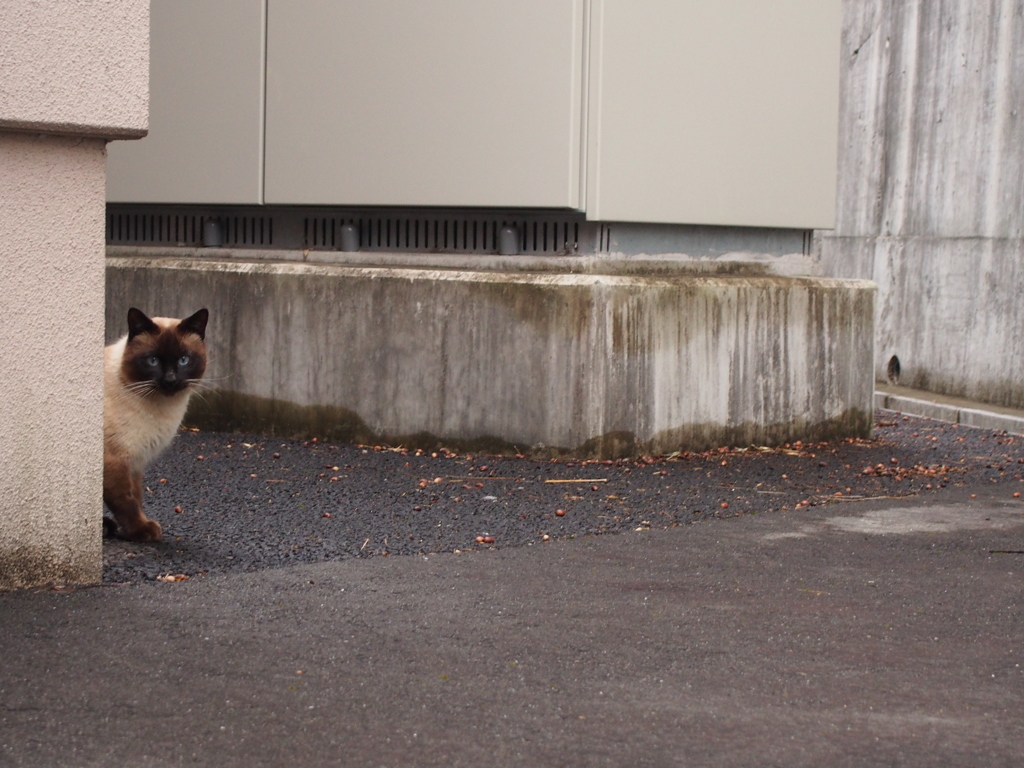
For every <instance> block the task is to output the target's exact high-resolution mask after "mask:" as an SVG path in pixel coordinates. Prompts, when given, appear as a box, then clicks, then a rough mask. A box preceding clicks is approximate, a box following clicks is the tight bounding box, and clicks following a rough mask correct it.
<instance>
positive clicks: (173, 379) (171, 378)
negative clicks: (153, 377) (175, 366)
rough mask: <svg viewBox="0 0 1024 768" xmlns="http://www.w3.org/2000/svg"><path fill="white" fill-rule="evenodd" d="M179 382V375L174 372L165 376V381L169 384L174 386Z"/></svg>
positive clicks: (168, 372)
mask: <svg viewBox="0 0 1024 768" xmlns="http://www.w3.org/2000/svg"><path fill="white" fill-rule="evenodd" d="M177 380H178V374H176V373H175V372H174V371H167V372H166V373H165V374H164V381H165V382H167V383H168V384H174V383H175V382H176V381H177Z"/></svg>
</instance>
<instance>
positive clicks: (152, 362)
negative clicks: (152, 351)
mask: <svg viewBox="0 0 1024 768" xmlns="http://www.w3.org/2000/svg"><path fill="white" fill-rule="evenodd" d="M146 364H147V365H148V366H150V367H151V368H156V367H157V366H158V365H160V358H159V357H157V356H156V355H150V356H149V357H147V358H146Z"/></svg>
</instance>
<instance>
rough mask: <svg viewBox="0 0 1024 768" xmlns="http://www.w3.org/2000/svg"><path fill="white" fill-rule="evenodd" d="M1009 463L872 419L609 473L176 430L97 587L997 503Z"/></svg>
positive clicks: (1014, 446)
mask: <svg viewBox="0 0 1024 768" xmlns="http://www.w3.org/2000/svg"><path fill="white" fill-rule="evenodd" d="M1022 465H1024V438H1021V437H1017V436H1010V435H1006V434H1005V433H993V432H991V431H986V430H977V429H970V428H965V427H958V426H954V425H950V424H945V423H942V422H936V421H930V420H927V419H918V418H911V417H907V416H902V415H900V414H898V413H894V412H892V411H877V412H876V423H875V435H874V437H873V438H872V439H871V440H846V441H843V442H837V443H820V444H819V443H816V444H813V445H803V444H801V443H799V442H798V443H795V444H793V445H788V446H785V447H781V448H777V449H774V448H773V449H769V448H758V447H750V448H739V449H737V448H730V449H720V450H718V451H711V452H707V453H700V454H690V453H683V454H678V455H677V454H673V455H670V456H661V457H648V458H644V459H640V460H632V461H615V462H602V461H580V460H570V459H558V460H550V461H537V460H532V459H526V458H521V457H511V456H484V455H476V454H474V455H465V454H456V453H452V452H448V451H445V450H440V451H438V452H437V453H423V452H421V451H408V450H405V449H402V448H400V447H388V446H353V445H329V444H324V443H319V442H317V441H308V442H303V441H289V440H280V439H273V438H266V437H257V436H253V435H238V434H222V433H213V432H195V431H187V430H183V431H182V433H181V434H180V435H179V436H178V438H177V439H176V440H175V441H174V443H173V444H172V445H171V447H170V449H168V451H167V452H166V453H165V454H164V456H163V457H161V459H160V460H159V461H158V462H157V463H156V464H155V465H154V466H153V468H152V469H151V471H150V472H149V473H147V475H146V479H145V485H146V500H145V508H146V512H147V514H148V515H149V516H150V517H152V518H154V519H156V520H158V521H159V522H160V523H161V525H163V528H164V540H163V541H161V542H159V543H157V544H134V543H129V542H125V541H120V540H116V539H108V540H106V541H105V542H104V581H106V582H111V583H117V582H134V581H143V580H152V579H161V580H181V579H183V578H195V577H201V576H202V575H203V574H206V573H213V572H224V571H238V570H242V571H252V570H260V569H264V568H274V567H278V566H283V565H289V564H294V563H307V562H317V561H323V560H335V559H343V558H350V557H372V556H384V557H387V556H389V555H408V554H415V553H432V552H451V551H455V550H469V549H482V548H488V547H516V546H524V545H532V544H540V543H542V542H543V541H544V540H545V538H544V537H545V536H547V537H550V538H551V539H556V538H562V537H574V536H589V535H598V534H606V533H616V532H620V531H625V530H635V529H637V528H646V527H651V528H666V527H674V526H680V525H688V524H691V523H695V522H701V521H706V520H709V519H713V518H724V517H731V516H734V515H744V514H759V513H769V512H773V511H777V510H784V509H793V508H795V507H797V506H798V505H799V506H816V505H825V504H844V503H855V502H857V501H858V500H864V499H877V498H893V497H905V496H916V495H921V494H933V495H935V496H936V497H938V496H940V495H941V494H942V493H943V489H946V488H953V487H957V488H968V489H969V488H979V489H983V490H984V491H985V492H986V493H990V492H992V490H993V488H994V486H1001V487H1005V491H1006V494H1007V496H1009V497H1012V496H1013V495H1014V494H1015V493H1019V492H1021V491H1024V481H1022V479H1021V477H1022V474H1024V466H1022ZM481 537H486V538H481Z"/></svg>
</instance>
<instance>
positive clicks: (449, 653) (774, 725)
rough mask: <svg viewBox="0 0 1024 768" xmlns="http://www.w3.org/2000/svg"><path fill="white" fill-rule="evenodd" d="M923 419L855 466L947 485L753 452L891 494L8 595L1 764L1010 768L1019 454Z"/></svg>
mask: <svg viewBox="0 0 1024 768" xmlns="http://www.w3.org/2000/svg"><path fill="white" fill-rule="evenodd" d="M928 424H929V423H928V422H924V421H920V420H918V421H915V420H912V419H908V420H907V421H906V422H904V421H903V419H902V417H896V416H894V415H893V414H891V413H883V414H882V415H881V418H880V420H879V422H878V433H880V434H879V436H878V437H876V438H875V440H874V441H872V442H871V443H870V444H867V443H865V444H857V443H851V444H845V445H846V448H845V449H846V450H849V451H861V452H862V455H863V456H864V457H867V456H876V455H883V454H887V453H893V452H894V451H896V452H899V451H902V453H901V454H900V455H901V456H903V458H904V460H905V461H907V462H910V461H912V460H914V459H915V458H917V459H919V460H918V464H917V465H916V466H921V467H924V465H923V464H921V463H920V457H923V456H927V455H933V456H935V457H936V466H942V465H944V464H945V463H952V464H956V465H957V466H958V467H959V468H955V469H956V471H946V472H936V474H935V475H934V476H932V475H922V476H917V475H905V476H902V478H901V476H900V475H897V474H895V473H889V474H882V475H879V474H874V475H864V474H863V472H862V470H861V468H860V466H859V465H853V464H851V466H850V469H849V470H845V469H844V465H840V467H839V469H840V470H841V471H840V472H839V474H840V475H841V477H839V478H835V477H833V475H834V472H833V471H832V470H831V469H829V470H828V471H827V472H826V471H825V470H826V468H823V467H820V466H819V465H820V464H821V460H822V459H823V458H824V456H823V454H822V453H817V455H815V456H814V457H813V458H812V457H811V455H810V454H809V453H807V452H806V451H804V452H801V451H793V453H795V454H802V455H789V454H786V453H779V454H772V455H766V457H765V459H766V463H770V462H771V461H774V460H787V461H792V462H794V466H796V465H797V464H799V463H802V464H803V465H804V468H805V470H806V473H807V474H805V475H803V477H802V478H801V477H800V476H798V475H797V474H796V472H795V471H794V469H793V468H788V469H787V472H786V474H788V475H789V476H790V477H792V478H794V479H796V480H799V482H800V485H801V486H802V487H801V489H800V490H801V491H804V492H807V491H808V490H809V486H810V485H812V484H813V483H818V486H817V489H818V491H821V492H823V491H824V490H825V488H826V487H828V484H829V483H832V482H841V483H847V482H852V481H853V479H852V475H854V474H859V475H861V477H862V478H863V482H865V483H869V484H871V485H866V486H864V488H869V487H876V486H877V487H878V488H880V489H883V490H884V492H880V493H876V494H875V495H876V496H882V497H883V498H874V499H866V498H863V496H864V494H860V496H861V497H862V498H860V499H859V500H856V501H838V500H836V499H838V498H839V497H835V498H834V499H833V501H831V502H828V503H826V499H825V496H824V494H823V493H818V494H812V498H813V499H815V503H817V504H818V506H811V507H803V506H801V507H800V508H799V509H795V510H794V509H792V507H789V508H786V509H781V508H779V506H778V504H777V502H775V501H771V499H772V497H773V495H772V494H767V495H761V496H755V497H754V498H759V499H760V500H761V502H762V503H763V505H764V506H763V508H761V511H760V512H758V510H757V509H751V508H745V507H744V508H743V509H744V513H743V514H738V515H736V516H733V517H728V518H716V517H711V516H708V517H705V518H702V522H698V523H694V524H690V525H680V526H677V527H671V526H670V527H666V528H659V527H657V526H653V527H651V528H647V527H645V526H643V525H637V526H636V528H639V530H635V529H633V528H626V529H625V530H623V531H622V532H621V533H619V534H618V535H604V536H586V535H579V536H576V537H575V538H561V539H559V538H557V537H553V538H552V540H551V541H550V542H548V543H541V542H540V541H537V542H536V543H534V544H532V545H527V546H516V547H509V548H498V549H496V550H482V551H481V550H479V549H477V551H467V550H465V549H463V550H460V553H459V554H455V553H454V552H445V553H443V554H426V555H421V554H417V553H413V554H408V555H404V556H397V555H396V556H390V557H382V556H376V557H355V558H353V557H350V558H348V559H332V560H330V561H327V562H319V563H312V562H310V563H304V564H297V565H291V566H284V567H274V568H261V569H259V570H254V571H241V570H225V571H222V572H219V573H209V574H207V575H205V576H202V575H197V576H194V577H192V578H190V579H188V580H184V581H177V582H160V581H142V582H138V581H136V582H133V583H128V584H119V585H108V586H102V587H92V588H83V589H78V590H75V589H63V590H56V591H44V590H39V591H31V592H29V591H22V592H10V593H3V594H0V658H2V659H3V663H2V664H0V766H7V765H10V766H101V765H102V766H109V765H138V766H177V765H210V766H234V765H239V766H242V765H244V766H277V765H304V766H320V765H350V766H363V765H365V766H392V765H439V766H440V765H444V766H476V765H524V766H526V765H529V766H534V765H559V766H594V765H616V766H618V765H637V766H644V765H650V766H661V765H681V766H683V765H706V766H776V765H777V766H820V765H830V766H832V765H835V766H865V765H866V766H874V765H879V766H882V765H884V766H943V765H951V766H962V765H971V766H1010V765H1018V764H1019V762H1020V755H1021V754H1024V720H1022V718H1021V717H1020V712H1021V710H1022V705H1024V671H1022V668H1021V664H1022V663H1024V651H1022V648H1024V617H1022V613H1021V602H1022V596H1024V595H1022V579H1021V573H1022V570H1024V503H1022V501H1021V499H1020V498H1019V497H1017V498H1015V497H1014V496H1013V494H1014V493H1015V492H1019V491H1017V490H1016V489H1017V488H1020V487H1021V482H1022V481H1021V480H1020V479H1019V476H1018V475H1019V472H1018V474H1017V475H1015V474H1014V472H1017V466H1018V465H1019V457H1018V454H1019V453H1020V451H1019V447H1020V446H1019V444H1018V442H1017V439H1016V438H1012V437H1008V436H1005V435H998V434H993V433H991V432H988V433H982V432H979V431H977V430H965V429H964V428H957V427H954V426H952V425H946V424H939V423H931V424H932V428H931V429H929V428H928V427H927V425H928ZM903 425H908V426H907V427H906V431H907V434H906V435H905V436H904V437H903V438H901V439H903V441H904V442H903V443H902V444H901V443H900V440H899V439H894V437H893V436H892V434H891V432H892V431H897V432H898V431H900V430H903V429H904V426H903ZM910 429H913V430H914V431H913V432H910ZM933 438H934V440H933ZM961 438H963V440H962V441H961ZM901 445H902V447H901ZM958 447H959V448H960V449H961V450H962V453H963V454H964V456H963V458H965V463H964V464H963V465H961V464H959V462H958V461H953V460H952V458H951V457H950V456H948V455H946V454H947V453H949V452H950V451H953V450H955V449H957V448H958ZM981 449H984V450H985V451H987V452H986V453H985V454H984V456H982V454H981V453H980V450H981ZM915 451H916V453H915ZM281 455H282V457H284V456H285V454H284V453H282V454H281ZM361 455H362V454H361ZM396 455H398V454H395V453H393V452H391V453H386V452H380V453H377V452H373V451H370V452H368V453H367V454H365V456H366V460H368V461H369V460H374V457H376V460H378V461H379V460H380V459H381V458H384V457H393V456H396ZM691 458H692V460H693V461H695V462H699V461H704V460H705V458H704V457H691ZM738 458H739V457H737V456H736V455H735V454H730V455H729V456H728V458H726V459H723V461H726V465H725V466H723V465H722V464H721V463H716V466H717V467H718V468H719V469H718V470H716V471H717V472H720V473H723V474H721V475H715V476H714V477H711V478H709V477H708V476H707V473H706V472H705V471H701V472H700V473H699V477H698V476H697V473H695V475H694V477H695V481H694V482H696V483H697V484H698V485H702V484H707V483H715V482H716V480H721V479H723V478H725V477H727V476H729V475H731V474H732V473H733V472H734V471H735V470H736V465H737V464H740V463H742V462H740V461H737V459H738ZM893 458H896V457H895V456H894V457H893ZM982 458H984V459H986V461H985V462H975V463H971V464H967V463H966V460H967V459H982ZM270 460H272V456H271V457H270ZM192 461H193V464H204V463H205V460H204V462H196V461H195V459H194V458H193V460H192ZM453 461H454V459H453ZM757 461H760V460H759V459H756V458H753V457H752V458H751V459H750V461H749V462H748V464H747V466H746V467H745V468H744V470H743V471H744V472H745V475H744V476H747V477H750V476H751V475H752V473H753V470H752V465H753V464H754V463H756V462H757ZM832 461H833V463H835V462H834V460H832ZM939 462H942V463H943V464H939ZM523 463H524V464H526V463H528V462H523ZM538 466H539V465H538ZM592 466H593V465H591V467H592ZM598 466H600V467H601V469H602V470H603V471H606V470H607V469H608V468H607V466H605V465H598ZM659 466H660V465H659V464H655V465H654V467H650V466H648V467H647V469H648V470H653V471H661V470H660V469H657V467H659ZM893 466H896V465H893ZM243 468H244V467H243ZM626 468H627V467H620V468H619V469H620V471H622V472H624V471H625V469H626ZM796 468H797V469H799V467H796ZM477 469H478V470H479V468H477ZM575 469H576V470H577V471H578V470H579V469H580V467H578V466H577V467H576V468H575ZM705 469H706V470H707V471H708V472H710V471H711V469H710V459H708V466H707V467H705ZM632 470H633V472H636V473H639V472H641V469H640V467H639V465H638V464H635V463H634V464H633V465H632ZM819 470H821V471H822V472H824V475H823V476H821V477H819V476H818V475H817V472H818V471H819ZM875 471H876V472H880V471H881V470H878V469H877V466H876V467H875ZM907 471H909V467H908V470H907ZM924 471H933V470H931V469H925V470H924ZM844 473H845V474H844ZM630 474H632V473H630ZM652 477H653V475H648V478H652ZM658 477H660V478H664V477H665V476H663V475H659V476H658ZM669 477H671V475H669ZM780 479H781V478H780ZM925 480H928V483H929V484H932V485H933V488H932V489H926V488H925V487H924V482H925ZM328 482H329V481H328ZM737 484H738V483H737ZM333 485H334V486H336V485H337V483H334V484H333ZM943 486H944V487H943ZM471 487H474V488H475V485H473V486H471ZM730 487H732V490H733V491H735V490H736V488H735V487H733V486H730ZM901 488H902V489H903V492H904V493H906V494H907V495H904V496H902V497H898V496H899V490H900V489H901ZM633 492H634V493H638V492H639V489H633ZM385 498H386V497H384V496H382V497H380V499H381V503H383V500H384V499H385ZM847 498H852V495H851V496H849V497H847ZM657 501H658V500H657V498H655V497H642V496H641V497H638V499H637V500H636V505H637V507H638V509H639V508H641V507H644V506H646V507H647V508H648V509H655V508H657ZM486 503H487V502H484V501H483V500H481V505H483V504H486ZM769 504H771V505H772V507H771V508H772V509H773V511H770V512H769V511H767V510H768V508H769V506H768V505H769ZM584 506H585V505H579V506H577V507H576V508H575V509H576V510H577V513H578V514H580V515H582V514H583V507H584ZM737 506H740V504H739V503H738V502H736V503H734V504H733V507H737ZM784 506H788V505H784ZM733 507H730V510H729V511H733ZM380 511H384V510H380ZM753 512H758V513H757V514H752V513H753ZM172 514H173V513H172ZM265 514H266V515H268V516H269V514H270V513H269V512H267V513H265ZM567 517H569V515H567ZM517 519H519V518H517ZM560 519H562V520H564V519H565V518H560ZM565 533H567V534H568V535H572V534H571V533H570V532H569V531H566V532H565ZM467 534H468V531H467ZM470 544H471V545H472V542H470ZM106 546H107V548H108V549H110V548H111V547H113V551H121V550H120V549H118V548H123V547H125V546H127V545H124V544H121V543H117V542H108V544H107V545H106ZM139 551H140V552H141V551H142V548H141V547H140V548H139ZM108 567H109V566H108Z"/></svg>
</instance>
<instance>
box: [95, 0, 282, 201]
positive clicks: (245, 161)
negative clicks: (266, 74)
mask: <svg viewBox="0 0 1024 768" xmlns="http://www.w3.org/2000/svg"><path fill="white" fill-rule="evenodd" d="M264 19H265V5H264V0H153V2H152V22H151V29H152V50H151V55H152V58H151V89H152V90H151V100H150V119H149V136H147V137H146V138H145V139H143V140H142V141H138V142H132V143H130V144H129V143H123V144H120V143H119V144H115V145H112V146H111V147H110V152H109V161H108V166H107V167H108V172H107V199H108V200H109V201H111V202H133V203H158V202H159V203H261V202H263V200H262V184H263V179H262V176H263V169H262V159H263V59H264Z"/></svg>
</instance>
